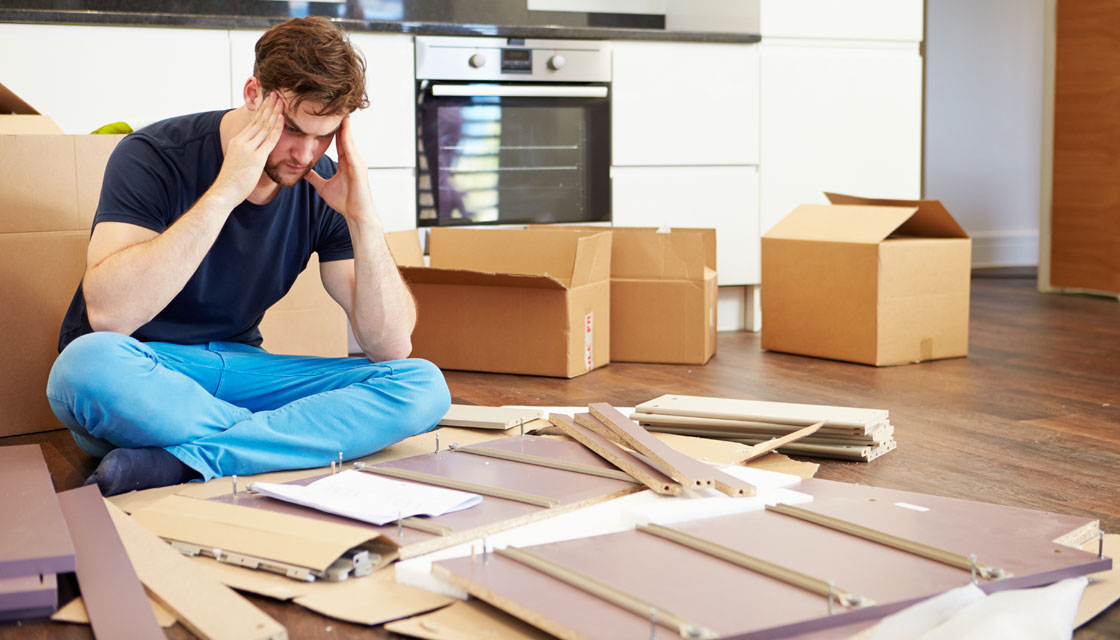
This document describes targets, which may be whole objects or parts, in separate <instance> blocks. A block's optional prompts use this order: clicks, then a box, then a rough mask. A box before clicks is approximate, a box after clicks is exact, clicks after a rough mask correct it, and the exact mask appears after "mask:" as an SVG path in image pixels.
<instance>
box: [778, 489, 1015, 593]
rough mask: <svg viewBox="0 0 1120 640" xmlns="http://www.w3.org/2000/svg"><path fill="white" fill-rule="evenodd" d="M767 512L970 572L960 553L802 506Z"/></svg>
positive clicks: (999, 572) (997, 573)
mask: <svg viewBox="0 0 1120 640" xmlns="http://www.w3.org/2000/svg"><path fill="white" fill-rule="evenodd" d="M766 510H767V511H773V512H775V513H780V514H782V515H786V516H790V517H791V518H798V519H800V520H805V521H806V522H812V523H813V524H818V525H820V526H822V527H828V528H829V529H834V530H836V531H842V532H844V533H847V534H849V535H853V536H856V537H859V538H863V539H864V540H870V541H872V542H875V543H878V544H881V545H884V546H887V547H892V548H894V549H898V550H900V551H905V552H907V553H912V554H914V555H916V556H921V557H923V558H928V559H930V560H934V561H936V562H940V563H942V564H947V565H949V566H951V567H956V568H958V569H964V570H965V571H971V570H972V567H973V562H972V560H971V559H970V558H969V557H968V556H965V555H962V554H959V553H953V552H952V551H945V550H944V549H938V548H937V547H931V546H930V545H928V544H923V543H921V542H915V541H913V540H907V539H906V538H902V537H899V536H896V535H892V534H889V533H883V532H882V531H876V530H875V529H872V528H870V527H865V526H863V525H860V524H856V523H854V522H848V521H846V520H841V519H839V518H834V517H832V516H826V515H824V514H822V513H817V512H815V511H809V510H808V509H802V508H801V507H794V506H791V505H788V504H779V505H766ZM975 566H976V571H977V572H979V574H980V575H981V576H983V577H984V578H986V579H988V580H999V579H1001V578H1007V577H1010V575H1011V574H1009V573H1007V572H1006V571H1004V570H1003V569H1000V568H999V567H992V566H988V565H986V564H981V563H979V562H977V563H976V565H975Z"/></svg>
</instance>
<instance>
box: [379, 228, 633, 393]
mask: <svg viewBox="0 0 1120 640" xmlns="http://www.w3.org/2000/svg"><path fill="white" fill-rule="evenodd" d="M389 235H390V240H389V241H390V250H391V251H393V256H394V259H395V260H396V261H397V264H398V265H401V273H402V274H404V278H405V280H406V281H407V282H408V284H409V286H410V287H411V289H412V293H413V295H415V296H416V301H417V305H418V308H419V318H418V320H417V324H416V330H415V331H414V332H413V334H412V347H413V352H412V355H413V356H415V357H418V358H425V359H428V360H431V361H432V362H434V363H435V364H436V365H437V366H439V367H441V368H444V369H464V370H469V371H489V372H494V373H520V374H529V375H541V376H556V377H562V378H572V377H575V376H578V375H582V374H584V373H587V372H588V371H591V370H592V369H594V368H596V367H600V366H603V365H605V364H607V363H608V362H609V360H610V324H611V321H610V312H611V311H610V258H611V235H610V233H608V232H604V231H570V230H555V231H538V230H532V231H530V230H527V229H445V228H436V229H432V231H431V234H430V236H429V255H430V265H431V266H429V267H425V266H420V265H423V256H422V255H421V254H420V245H419V243H418V242H417V241H415V239H414V238H415V235H416V234H415V232H412V231H406V232H399V233H397V234H389ZM409 236H412V239H410V238H409ZM409 265H411V266H409Z"/></svg>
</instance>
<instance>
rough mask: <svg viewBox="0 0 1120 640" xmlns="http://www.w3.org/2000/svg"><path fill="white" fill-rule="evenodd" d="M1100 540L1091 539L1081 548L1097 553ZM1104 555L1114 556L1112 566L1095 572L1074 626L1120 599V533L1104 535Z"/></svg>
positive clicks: (1082, 600) (1091, 617)
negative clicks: (1106, 569)
mask: <svg viewBox="0 0 1120 640" xmlns="http://www.w3.org/2000/svg"><path fill="white" fill-rule="evenodd" d="M1098 544H1099V541H1097V540H1090V541H1088V542H1086V543H1085V544H1084V545H1082V547H1081V549H1082V550H1083V551H1087V552H1089V553H1097V551H1098V549H1099V546H1098ZM1104 555H1106V556H1108V557H1109V558H1112V568H1111V569H1109V570H1108V571H1102V572H1100V573H1094V574H1093V576H1092V577H1093V581H1092V582H1090V583H1089V586H1087V587H1085V592H1084V593H1083V594H1082V595H1081V604H1080V606H1078V607H1077V619H1076V621H1075V622H1074V625H1073V626H1074V628H1077V627H1080V626H1081V625H1083V624H1085V623H1086V622H1088V621H1090V620H1092V619H1093V618H1095V617H1096V616H1097V614H1099V613H1101V612H1102V611H1104V610H1105V609H1107V608H1109V607H1111V606H1112V605H1113V604H1114V603H1115V602H1116V601H1117V600H1120V562H1118V560H1120V534H1118V533H1109V534H1105V536H1104Z"/></svg>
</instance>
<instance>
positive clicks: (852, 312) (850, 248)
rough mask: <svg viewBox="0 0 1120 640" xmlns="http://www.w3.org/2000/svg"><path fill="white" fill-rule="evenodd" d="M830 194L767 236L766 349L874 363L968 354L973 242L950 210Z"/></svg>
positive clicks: (935, 205) (929, 203) (764, 289)
mask: <svg viewBox="0 0 1120 640" xmlns="http://www.w3.org/2000/svg"><path fill="white" fill-rule="evenodd" d="M826 195H827V196H828V198H829V201H830V202H831V203H832V204H831V205H812V204H809V205H801V206H800V207H798V208H797V209H795V210H794V211H793V212H792V213H790V214H789V215H787V216H786V217H785V218H783V219H782V220H781V221H780V222H778V224H776V225H774V227H773V228H771V229H770V230H769V231H768V232H766V233H765V234H763V236H762V320H763V322H762V348H764V349H770V350H773V351H784V352H788V353H797V354H802V355H808V356H816V357H821V358H831V359H835V360H848V361H851V362H860V363H864V364H871V365H893V364H906V363H911V362H921V361H924V360H933V359H938V358H952V357H957V356H965V355H967V354H968V308H969V299H968V296H969V278H970V275H971V269H970V267H971V251H972V241H971V240H970V239H969V237H968V234H966V233H965V232H964V230H963V229H962V228H961V226H960V225H959V224H957V221H956V220H954V219H953V217H952V216H951V215H949V212H948V211H947V210H946V209H945V207H944V206H942V204H941V203H940V202H939V201H937V200H881V199H872V198H857V197H854V196H844V195H838V194H826Z"/></svg>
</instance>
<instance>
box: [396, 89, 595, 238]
mask: <svg viewBox="0 0 1120 640" xmlns="http://www.w3.org/2000/svg"><path fill="white" fill-rule="evenodd" d="M418 86H419V92H418V100H417V123H418V124H417V126H418V129H419V136H418V149H417V166H418V167H419V171H418V173H417V222H418V224H419V225H420V226H447V225H461V224H472V225H477V224H526V223H554V222H595V221H609V220H610V158H611V152H610V102H609V99H608V91H609V87H608V86H607V85H605V84H580V85H563V84H516V83H507V84H482V83H449V82H439V83H431V82H429V81H422V82H420V83H419V85H418Z"/></svg>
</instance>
